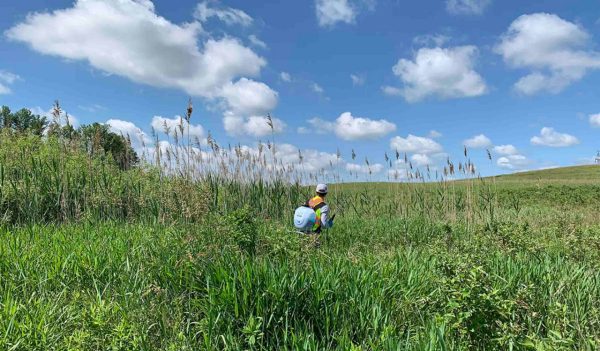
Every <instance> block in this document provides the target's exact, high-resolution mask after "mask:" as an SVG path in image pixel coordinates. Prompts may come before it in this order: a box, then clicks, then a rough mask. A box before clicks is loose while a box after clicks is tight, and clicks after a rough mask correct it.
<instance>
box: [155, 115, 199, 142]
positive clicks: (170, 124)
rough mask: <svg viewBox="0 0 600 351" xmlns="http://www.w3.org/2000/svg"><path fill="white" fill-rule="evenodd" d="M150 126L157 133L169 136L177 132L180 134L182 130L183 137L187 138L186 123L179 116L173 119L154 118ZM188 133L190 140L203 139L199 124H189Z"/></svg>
mask: <svg viewBox="0 0 600 351" xmlns="http://www.w3.org/2000/svg"><path fill="white" fill-rule="evenodd" d="M150 125H151V126H152V128H154V130H155V131H157V132H159V133H167V132H168V134H169V135H173V133H175V132H177V133H179V134H181V130H183V135H184V136H187V133H188V122H187V121H186V120H185V118H183V117H181V116H176V117H174V118H165V117H161V116H154V118H152V123H151V124H150ZM189 132H190V137H192V138H198V139H201V138H204V128H203V127H202V126H201V125H199V124H190V125H189Z"/></svg>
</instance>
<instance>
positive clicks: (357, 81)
mask: <svg viewBox="0 0 600 351" xmlns="http://www.w3.org/2000/svg"><path fill="white" fill-rule="evenodd" d="M350 79H352V85H354V86H360V85H364V84H365V81H366V79H365V77H364V76H362V75H358V74H351V75H350Z"/></svg>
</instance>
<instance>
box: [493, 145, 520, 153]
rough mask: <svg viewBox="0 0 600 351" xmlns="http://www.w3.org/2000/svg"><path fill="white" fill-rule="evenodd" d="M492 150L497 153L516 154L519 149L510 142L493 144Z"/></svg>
mask: <svg viewBox="0 0 600 351" xmlns="http://www.w3.org/2000/svg"><path fill="white" fill-rule="evenodd" d="M494 152H496V153H497V154H499V155H517V154H518V153H519V150H517V148H516V147H514V146H513V145H511V144H508V145H498V146H494Z"/></svg>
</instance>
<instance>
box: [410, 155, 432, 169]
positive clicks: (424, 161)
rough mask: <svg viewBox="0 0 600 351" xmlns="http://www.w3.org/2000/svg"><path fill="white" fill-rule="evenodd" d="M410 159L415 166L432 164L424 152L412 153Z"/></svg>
mask: <svg viewBox="0 0 600 351" xmlns="http://www.w3.org/2000/svg"><path fill="white" fill-rule="evenodd" d="M410 160H411V161H412V163H413V164H414V165H415V166H417V167H425V166H430V165H432V164H433V161H432V160H431V158H430V157H429V156H427V155H425V154H414V155H412V157H411V158H410Z"/></svg>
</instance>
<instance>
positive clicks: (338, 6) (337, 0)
mask: <svg viewBox="0 0 600 351" xmlns="http://www.w3.org/2000/svg"><path fill="white" fill-rule="evenodd" d="M316 10H317V20H318V21H319V25H320V26H321V27H329V26H333V25H335V24H336V23H338V22H343V23H354V20H355V18H356V14H357V13H356V9H355V7H354V6H353V5H352V4H350V2H349V1H348V0H316Z"/></svg>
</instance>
